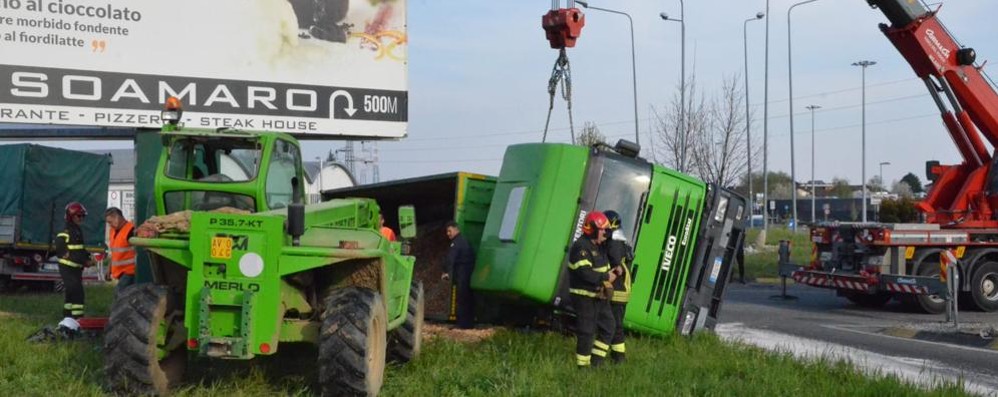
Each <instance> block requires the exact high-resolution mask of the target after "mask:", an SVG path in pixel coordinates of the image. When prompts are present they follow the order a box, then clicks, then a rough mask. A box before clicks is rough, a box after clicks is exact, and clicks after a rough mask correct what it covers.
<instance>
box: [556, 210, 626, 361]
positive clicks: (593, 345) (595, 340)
mask: <svg viewBox="0 0 998 397" xmlns="http://www.w3.org/2000/svg"><path fill="white" fill-rule="evenodd" d="M609 226H610V222H609V221H607V219H606V216H605V215H603V213H601V212H598V211H593V212H590V213H589V214H588V215H586V218H585V220H584V221H583V223H582V234H583V236H582V237H579V239H578V240H575V243H573V244H572V247H571V248H570V249H569V252H568V285H569V289H568V292H569V293H571V295H572V309H573V310H574V311H575V342H576V343H575V364H576V365H577V366H578V367H579V368H588V367H590V366H599V365H600V363H601V362H602V361H603V359H604V358H606V356H607V354H608V353H609V350H610V345H609V342H610V339H611V337H612V334H611V332H612V331H613V330H612V327H613V325H612V324H613V315H612V314H611V313H610V305H609V303H608V302H607V301H606V300H605V299H601V297H600V293H601V292H602V291H603V288H604V285H605V284H604V283H613V282H614V281H615V280H616V274H614V273H613V272H611V271H610V261H609V260H608V259H607V256H606V250H605V249H604V247H603V242H604V241H605V240H606V229H607V228H608V227H609ZM597 322H599V323H600V324H601V326H599V327H598V326H597ZM597 329H599V331H600V335H599V337H597V335H596V331H597Z"/></svg>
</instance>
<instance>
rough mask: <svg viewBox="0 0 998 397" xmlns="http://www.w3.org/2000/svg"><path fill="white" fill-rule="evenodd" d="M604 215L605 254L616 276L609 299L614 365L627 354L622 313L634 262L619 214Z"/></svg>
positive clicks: (624, 309)
mask: <svg viewBox="0 0 998 397" xmlns="http://www.w3.org/2000/svg"><path fill="white" fill-rule="evenodd" d="M604 214H605V215H606V219H607V220H608V221H609V222H610V227H609V232H610V238H609V239H608V240H607V242H606V254H607V257H608V259H609V260H610V267H611V271H612V272H613V273H614V274H615V275H616V276H617V279H616V280H615V281H614V283H613V295H612V297H611V298H610V311H611V312H612V313H613V327H612V328H613V337H612V338H611V339H610V358H611V359H612V360H613V362H615V363H621V362H623V361H624V359H625V357H626V353H627V349H626V348H625V346H624V312H625V311H626V309H627V301H628V300H630V298H631V263H632V262H633V261H634V253H633V250H632V249H631V247H630V245H628V244H627V237H626V236H624V232H623V231H621V230H620V214H618V213H617V212H616V211H606V212H605V213H604Z"/></svg>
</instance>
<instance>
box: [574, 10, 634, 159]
mask: <svg viewBox="0 0 998 397" xmlns="http://www.w3.org/2000/svg"><path fill="white" fill-rule="evenodd" d="M575 2H576V3H578V4H580V5H582V6H583V7H585V8H587V9H592V10H597V11H603V12H609V13H611V14H617V15H623V16H625V17H627V23H629V24H630V27H631V84H633V86H634V88H633V91H634V143H637V144H641V138H640V137H639V135H638V131H639V129H638V67H637V62H636V56H635V54H634V19H632V18H631V15H630V14H628V13H626V12H622V11H616V10H610V9H606V8H600V7H595V6H590V5H589V2H588V1H580V0H576V1H575Z"/></svg>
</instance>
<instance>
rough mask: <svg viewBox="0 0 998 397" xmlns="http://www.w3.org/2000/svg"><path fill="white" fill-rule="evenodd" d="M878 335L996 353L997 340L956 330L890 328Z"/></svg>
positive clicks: (975, 333) (997, 347)
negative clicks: (994, 351)
mask: <svg viewBox="0 0 998 397" xmlns="http://www.w3.org/2000/svg"><path fill="white" fill-rule="evenodd" d="M880 333H881V334H884V335H888V336H893V337H897V338H905V339H914V340H921V341H926V342H936V343H946V344H951V345H958V346H965V347H973V348H978V349H988V350H996V351H998V339H985V338H982V337H981V336H980V335H979V334H978V333H977V332H970V331H957V330H949V331H927V330H917V329H913V328H907V327H890V328H884V329H882V330H880Z"/></svg>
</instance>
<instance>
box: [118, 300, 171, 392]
mask: <svg viewBox="0 0 998 397" xmlns="http://www.w3.org/2000/svg"><path fill="white" fill-rule="evenodd" d="M183 315H184V313H183V311H182V310H181V309H180V305H179V303H178V301H177V298H176V297H175V296H174V294H173V293H171V292H170V290H169V289H167V287H165V286H161V285H153V284H144V285H137V286H134V287H131V288H128V289H126V290H125V291H123V293H122V295H121V296H119V297H118V298H117V299H116V300H115V301H114V304H113V305H112V307H111V318H110V319H109V320H108V323H107V328H106V329H105V332H104V372H105V374H106V376H107V386H108V387H109V388H110V389H111V390H112V391H114V392H117V393H120V394H125V395H165V394H168V393H169V391H170V389H171V388H173V387H175V386H176V385H178V384H179V383H180V381H181V380H182V379H183V376H184V371H185V370H186V367H187V350H186V347H185V345H184V342H185V340H186V337H187V331H186V329H185V328H184V325H183Z"/></svg>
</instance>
